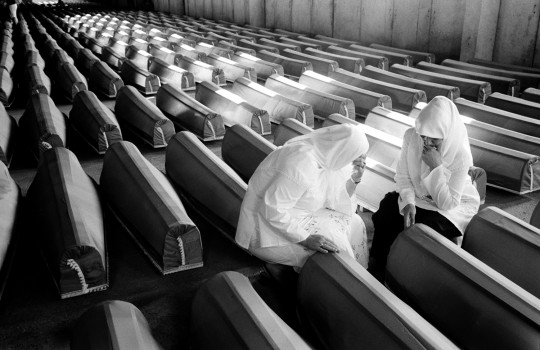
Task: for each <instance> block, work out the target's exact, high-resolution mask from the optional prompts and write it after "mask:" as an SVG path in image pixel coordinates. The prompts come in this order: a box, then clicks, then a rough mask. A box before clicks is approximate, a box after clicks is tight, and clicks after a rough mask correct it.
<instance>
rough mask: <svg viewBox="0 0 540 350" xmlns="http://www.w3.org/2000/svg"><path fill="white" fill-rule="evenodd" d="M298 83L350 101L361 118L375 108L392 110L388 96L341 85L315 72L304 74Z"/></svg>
mask: <svg viewBox="0 0 540 350" xmlns="http://www.w3.org/2000/svg"><path fill="white" fill-rule="evenodd" d="M298 83H300V84H302V85H305V86H307V87H309V88H310V89H312V90H315V91H320V92H325V93H327V94H332V95H336V96H341V97H344V98H349V99H351V100H352V101H353V103H354V110H355V113H356V114H358V115H361V116H366V115H367V114H368V113H369V111H370V110H371V109H372V108H374V107H377V106H380V107H385V108H389V109H392V99H391V98H390V96H388V95H385V94H382V93H378V92H374V91H371V90H367V89H363V88H358V87H355V86H352V85H349V84H346V83H342V82H340V81H337V80H334V79H332V78H329V77H326V76H324V75H321V74H318V73H315V72H311V71H310V72H304V73H303V74H302V75H301V76H300V79H299V80H298ZM349 117H350V116H349Z"/></svg>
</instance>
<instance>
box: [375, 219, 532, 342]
mask: <svg viewBox="0 0 540 350" xmlns="http://www.w3.org/2000/svg"><path fill="white" fill-rule="evenodd" d="M385 281H386V284H387V285H388V287H389V288H390V289H391V290H392V291H393V292H394V293H395V294H396V295H397V296H398V297H399V298H400V299H402V300H403V301H405V302H406V303H407V304H409V305H411V306H412V307H413V308H414V309H415V310H416V311H417V312H418V313H420V314H421V315H423V316H424V317H425V319H426V320H428V322H430V323H431V324H433V325H434V326H435V327H437V329H439V330H440V331H441V332H442V333H443V334H445V335H446V336H447V337H448V338H450V339H451V340H452V341H454V342H455V343H456V345H458V346H460V347H461V348H464V349H531V348H534V347H535V346H536V345H537V344H538V343H539V342H540V299H538V298H536V297H534V296H533V295H532V294H530V293H528V292H526V291H525V290H524V289H522V288H520V287H519V286H518V285H516V284H514V283H513V282H511V281H510V280H508V279H507V278H506V277H504V276H502V275H501V274H499V273H498V272H496V271H495V270H493V269H492V268H490V267H489V266H487V265H486V264H484V263H483V262H481V261H480V260H478V259H476V258H475V257H473V256H472V255H471V254H469V253H467V252H466V251H464V250H463V249H461V248H459V247H458V246H457V245H455V244H454V243H452V242H451V241H450V240H448V239H446V238H445V237H443V236H441V235H440V234H438V233H437V232H435V231H434V230H432V229H431V228H429V227H427V226H425V225H422V224H417V225H414V226H412V227H411V228H409V229H408V230H406V231H404V232H402V233H401V234H400V235H399V236H398V238H397V239H396V241H395V242H394V244H393V245H392V248H391V249H390V254H389V255H388V263H387V266H386V278H385Z"/></svg>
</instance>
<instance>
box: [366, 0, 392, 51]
mask: <svg viewBox="0 0 540 350" xmlns="http://www.w3.org/2000/svg"><path fill="white" fill-rule="evenodd" d="M393 17H394V0H379V1H366V0H364V1H362V10H361V13H360V38H359V40H358V41H360V42H361V43H362V44H364V45H369V44H371V43H379V44H385V45H390V44H391V43H392V25H393Z"/></svg>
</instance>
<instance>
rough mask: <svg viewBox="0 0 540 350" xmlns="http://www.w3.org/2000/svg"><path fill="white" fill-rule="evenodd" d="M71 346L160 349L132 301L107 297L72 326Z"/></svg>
mask: <svg viewBox="0 0 540 350" xmlns="http://www.w3.org/2000/svg"><path fill="white" fill-rule="evenodd" d="M70 348H71V349H72V350H94V349H101V350H160V349H161V346H160V345H159V344H158V343H157V341H156V340H155V339H154V337H152V332H151V330H150V326H149V325H148V321H146V318H145V317H144V315H143V314H142V312H141V311H140V310H139V309H138V308H137V307H136V306H134V305H133V304H131V303H128V302H125V301H120V300H108V301H104V302H101V303H99V304H97V305H94V306H92V307H91V308H89V309H88V310H86V311H85V312H84V313H83V314H82V315H81V317H79V320H78V321H77V323H76V324H75V326H74V328H73V332H72V334H71V344H70Z"/></svg>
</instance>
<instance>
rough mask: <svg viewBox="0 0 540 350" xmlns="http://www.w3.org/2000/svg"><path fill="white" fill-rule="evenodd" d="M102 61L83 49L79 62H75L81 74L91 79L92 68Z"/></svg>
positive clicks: (80, 52)
mask: <svg viewBox="0 0 540 350" xmlns="http://www.w3.org/2000/svg"><path fill="white" fill-rule="evenodd" d="M99 61H101V60H100V59H99V58H97V57H96V55H94V54H93V53H92V51H90V50H88V49H82V50H80V51H79V55H78V56H77V60H76V61H75V67H77V69H78V70H79V72H81V74H82V75H84V76H85V77H87V78H88V79H90V77H91V74H90V72H91V71H92V67H93V66H94V63H96V62H99Z"/></svg>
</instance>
